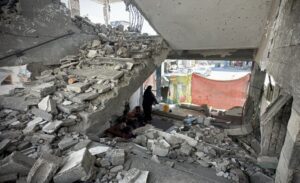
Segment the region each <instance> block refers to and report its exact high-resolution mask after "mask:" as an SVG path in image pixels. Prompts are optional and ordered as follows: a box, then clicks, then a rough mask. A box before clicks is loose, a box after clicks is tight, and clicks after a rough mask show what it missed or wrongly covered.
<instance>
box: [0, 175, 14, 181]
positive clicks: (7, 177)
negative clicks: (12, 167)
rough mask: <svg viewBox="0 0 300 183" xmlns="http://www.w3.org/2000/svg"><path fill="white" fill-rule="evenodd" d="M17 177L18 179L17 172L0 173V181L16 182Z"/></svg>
mask: <svg viewBox="0 0 300 183" xmlns="http://www.w3.org/2000/svg"><path fill="white" fill-rule="evenodd" d="M17 179H18V174H17V173H11V174H7V175H0V182H16V180H17Z"/></svg>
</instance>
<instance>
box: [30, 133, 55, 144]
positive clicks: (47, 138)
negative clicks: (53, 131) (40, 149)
mask: <svg viewBox="0 0 300 183" xmlns="http://www.w3.org/2000/svg"><path fill="white" fill-rule="evenodd" d="M54 139H55V136H54V135H49V134H44V133H35V134H34V135H33V136H32V137H31V140H30V141H31V143H32V144H36V145H39V144H50V143H52V142H53V140H54Z"/></svg>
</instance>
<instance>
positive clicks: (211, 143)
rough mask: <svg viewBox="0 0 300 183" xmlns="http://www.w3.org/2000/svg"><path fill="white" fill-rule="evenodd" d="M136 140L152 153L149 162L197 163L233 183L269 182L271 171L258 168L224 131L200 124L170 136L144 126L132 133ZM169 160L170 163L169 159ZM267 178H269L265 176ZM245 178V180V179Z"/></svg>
mask: <svg viewBox="0 0 300 183" xmlns="http://www.w3.org/2000/svg"><path fill="white" fill-rule="evenodd" d="M134 134H136V135H137V137H136V138H135V139H134V140H133V142H135V143H137V144H138V145H141V146H144V147H146V148H147V149H148V151H149V153H150V154H152V158H151V159H152V160H153V161H154V162H157V163H164V164H168V165H170V166H171V167H173V166H174V164H175V165H176V162H188V163H196V164H200V165H201V166H202V167H206V168H214V169H215V170H216V175H217V176H222V177H225V178H226V179H230V180H231V181H232V182H243V181H244V179H245V181H247V182H248V181H249V180H248V178H247V177H248V176H249V177H252V176H254V177H255V176H257V174H259V175H263V176H264V177H267V178H269V179H270V180H272V178H271V177H269V176H273V175H274V172H272V171H271V170H268V169H263V168H261V167H260V166H259V165H258V162H257V161H256V156H253V154H251V152H249V151H247V150H246V149H244V148H242V146H241V145H239V144H238V143H236V142H234V141H233V140H232V139H231V138H230V137H229V136H227V134H226V131H224V130H223V129H219V128H217V127H214V126H206V125H204V124H203V123H201V124H198V125H192V126H190V127H189V129H188V130H187V129H186V128H178V129H177V130H176V131H175V130H173V131H172V132H170V133H167V132H163V131H161V130H158V129H156V128H154V127H152V126H148V125H147V126H145V127H142V128H139V129H136V130H135V131H134ZM166 158H167V159H169V160H172V161H171V162H173V163H171V164H170V161H169V160H166ZM268 175H269V176H268ZM245 177H246V178H245Z"/></svg>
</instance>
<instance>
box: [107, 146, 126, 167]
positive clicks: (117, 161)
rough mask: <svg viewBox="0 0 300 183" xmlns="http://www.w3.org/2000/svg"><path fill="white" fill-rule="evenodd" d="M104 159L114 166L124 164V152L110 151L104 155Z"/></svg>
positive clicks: (121, 150)
mask: <svg viewBox="0 0 300 183" xmlns="http://www.w3.org/2000/svg"><path fill="white" fill-rule="evenodd" d="M106 158H107V159H108V160H109V161H110V162H111V164H112V165H114V166H116V165H123V164H124V162H125V151H124V149H112V150H111V151H109V152H107V153H106Z"/></svg>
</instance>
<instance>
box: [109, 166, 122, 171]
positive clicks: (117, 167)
mask: <svg viewBox="0 0 300 183" xmlns="http://www.w3.org/2000/svg"><path fill="white" fill-rule="evenodd" d="M122 170H123V165H118V166H115V167H113V168H112V169H110V172H111V173H117V172H119V171H122Z"/></svg>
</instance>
